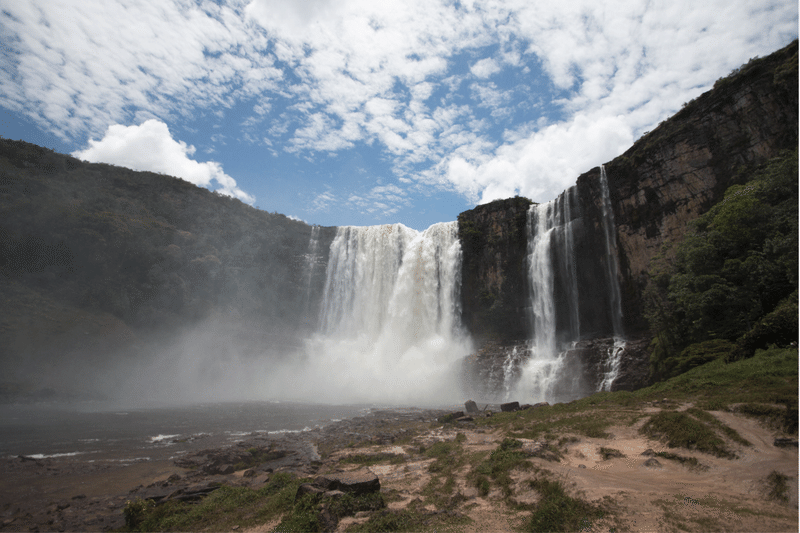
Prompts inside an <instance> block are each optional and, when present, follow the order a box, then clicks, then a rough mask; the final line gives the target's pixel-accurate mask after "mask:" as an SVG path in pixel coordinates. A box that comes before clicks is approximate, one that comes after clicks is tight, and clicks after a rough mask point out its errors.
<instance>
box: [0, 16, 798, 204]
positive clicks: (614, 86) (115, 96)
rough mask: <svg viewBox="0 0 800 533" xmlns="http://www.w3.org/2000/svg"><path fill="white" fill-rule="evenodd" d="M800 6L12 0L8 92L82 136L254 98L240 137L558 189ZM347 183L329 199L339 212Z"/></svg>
mask: <svg viewBox="0 0 800 533" xmlns="http://www.w3.org/2000/svg"><path fill="white" fill-rule="evenodd" d="M797 12H798V6H797V3H796V2H795V1H793V0H771V1H769V2H763V1H762V0H741V1H737V2H730V1H729V0H708V1H706V2H696V1H692V0H672V1H670V2H659V1H656V2H652V1H646V0H620V1H618V2H613V3H609V2H597V1H596V0H575V1H572V2H563V1H561V0H542V1H537V2H530V1H529V0H485V1H482V2H471V1H467V2H451V1H449V0H398V1H396V2H390V3H386V2H383V3H381V2H374V1H372V0H335V1H334V0H309V1H306V2H296V1H293V0H234V1H232V2H230V3H226V4H225V5H217V4H216V3H214V2H200V1H199V0H196V1H193V0H181V1H178V0H163V1H161V2H157V3H146V2H145V3H123V2H119V1H106V0H83V1H81V2H76V1H74V0H29V1H27V2H16V3H10V4H7V5H5V6H4V8H3V10H2V11H0V39H2V41H3V42H4V43H5V48H3V49H0V68H2V69H3V71H4V72H5V73H6V75H5V76H2V77H0V105H2V106H4V107H6V108H8V109H11V110H14V111H17V112H19V113H21V114H23V115H25V116H27V117H28V118H30V119H32V120H34V121H35V122H36V123H38V124H39V125H40V126H41V127H42V128H45V129H48V130H49V131H52V132H53V133H55V134H57V135H60V136H61V137H62V138H64V139H74V138H76V137H78V138H81V139H85V138H87V137H89V136H98V135H102V134H103V132H106V133H105V135H106V137H108V136H109V135H110V133H109V132H111V131H112V130H111V129H108V130H107V131H106V128H109V126H111V127H112V128H122V126H113V125H116V124H131V123H140V122H142V121H146V120H148V119H151V118H153V117H160V118H161V119H163V120H167V121H168V122H170V123H175V121H177V120H184V121H190V120H192V118H193V117H194V116H195V115H207V116H218V117H220V119H219V120H220V122H224V120H225V117H228V116H230V111H231V110H232V109H233V108H234V107H235V106H237V105H241V107H243V108H245V107H246V108H247V110H248V113H249V115H250V116H249V117H246V118H242V119H241V120H238V119H237V120H236V124H237V126H238V127H240V128H242V130H243V131H241V132H236V133H234V134H233V135H231V133H230V132H227V135H228V137H227V138H226V142H227V143H228V146H231V145H232V144H234V143H236V142H241V141H242V140H244V141H246V142H249V143H250V144H251V145H255V144H259V145H262V146H267V147H268V152H269V153H270V154H272V155H275V156H276V157H281V156H282V155H285V154H286V153H287V152H288V153H290V154H291V156H292V157H294V156H295V155H298V156H300V157H303V158H306V159H314V160H319V158H317V156H316V155H315V153H316V152H320V153H322V154H323V155H324V156H327V155H335V154H337V153H339V152H342V151H345V150H354V149H355V150H358V149H361V148H363V147H377V148H378V149H379V150H380V151H381V155H382V156H383V157H384V160H385V161H387V162H388V164H389V166H390V167H391V171H393V172H394V174H395V176H394V177H395V179H396V180H397V181H398V182H399V183H402V184H404V185H411V184H412V183H413V182H415V183H416V185H417V186H420V187H422V186H426V187H442V188H447V189H451V190H455V191H457V192H459V193H461V194H462V195H464V196H466V197H468V198H470V199H472V200H473V201H488V200H489V199H492V198H496V197H498V196H503V195H509V194H513V193H515V192H519V193H521V194H525V195H530V196H531V197H533V198H534V199H537V200H546V199H548V198H553V197H555V196H556V195H557V194H558V193H559V192H561V190H563V188H564V187H566V186H569V185H571V183H572V182H574V179H575V178H576V177H577V175H579V174H580V173H581V172H584V171H586V170H588V169H589V168H591V167H593V166H596V165H598V164H601V163H603V162H606V161H608V160H610V159H612V158H613V157H615V156H616V155H618V154H619V153H620V152H621V151H623V150H624V149H625V148H627V147H628V146H629V145H630V143H631V142H632V141H633V140H634V139H635V138H636V137H638V136H639V135H641V134H642V133H643V132H644V131H646V130H650V129H652V128H653V127H654V126H655V125H656V124H658V122H660V121H661V120H663V119H665V118H667V117H668V116H670V115H671V114H673V113H674V112H675V111H677V110H678V109H680V106H681V104H682V103H683V102H686V101H688V100H690V99H692V98H694V97H695V96H697V95H699V94H700V93H701V92H703V91H704V90H706V89H708V88H710V87H711V85H712V84H713V82H714V80H715V79H716V78H718V77H720V76H723V75H726V74H727V73H728V72H730V70H732V69H733V68H735V67H738V66H739V65H740V64H742V63H743V62H745V61H747V59H749V58H750V57H752V56H755V55H764V54H767V53H769V52H771V51H773V50H775V49H777V48H779V47H780V46H783V45H785V44H786V43H787V42H788V41H789V40H790V39H792V38H795V37H796V36H797ZM121 20H124V21H126V23H125V24H120V23H119V21H121ZM144 124H147V122H144ZM144 124H142V126H139V127H143V126H144ZM165 128H166V127H165ZM114 131H117V130H114ZM126 131H127V130H126ZM162 133H163V132H162ZM234 136H235V138H234ZM170 139H171V137H170ZM104 140H105V139H104ZM256 140H258V143H256ZM99 142H100V143H102V142H103V141H99ZM108 142H109V143H110V142H111V141H110V140H109V141H108ZM173 142H175V141H173ZM176 146H178V147H179V148H180V147H181V145H180V143H176ZM93 148H94V145H92V146H91V147H90V149H93ZM188 149H189V147H186V150H183V151H182V154H183V155H182V156H181V157H183V159H184V160H186V161H191V160H190V159H189V158H188V155H191V153H190V152H189V151H188ZM173 152H175V153H178V154H179V155H180V153H181V150H178V149H174V148H173ZM217 153H218V152H217ZM197 164H198V165H199V164H200V163H197ZM203 165H206V170H205V172H207V173H208V175H214V176H219V179H218V178H216V177H214V178H204V179H216V180H217V181H218V182H219V183H220V184H222V186H223V189H225V190H227V191H230V192H231V193H232V194H233V193H234V192H233V191H235V190H236V189H235V188H234V187H235V185H227V186H226V185H224V183H229V182H226V175H225V174H224V173H223V172H222V170H221V167H220V168H219V169H218V171H214V170H213V164H212V163H206V164H203ZM184 166H187V167H189V166H191V165H184ZM173 173H174V172H173ZM227 178H228V179H230V177H227ZM196 179H200V178H196ZM226 187H227V188H226ZM359 187H361V189H360V190H366V189H363V185H359ZM337 191H342V192H341V195H342V197H345V198H346V197H349V196H348V195H352V194H355V193H354V192H353V191H343V190H342V189H341V188H340V187H339V186H338V184H337ZM235 194H238V193H235ZM242 194H243V193H242ZM328 194H330V192H326V193H322V194H321V195H319V196H318V197H317V198H316V199H314V200H312V202H311V204H312V206H313V207H314V208H315V209H328V207H329V206H330V205H332V199H331V198H329V197H328V196H326V195H328ZM376 194H377V193H376ZM356 196H358V197H359V198H365V199H367V198H368V195H367V194H366V193H359V194H357V195H356ZM370 200H373V199H370ZM377 201H378V202H380V203H381V204H384V205H385V206H387V207H388V209H393V206H396V205H400V204H392V203H391V202H387V201H384V200H382V199H380V200H377Z"/></svg>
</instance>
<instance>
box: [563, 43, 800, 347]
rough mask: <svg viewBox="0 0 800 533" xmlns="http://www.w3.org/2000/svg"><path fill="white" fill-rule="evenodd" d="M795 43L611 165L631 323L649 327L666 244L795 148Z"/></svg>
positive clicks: (595, 202)
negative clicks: (656, 267) (658, 260)
mask: <svg viewBox="0 0 800 533" xmlns="http://www.w3.org/2000/svg"><path fill="white" fill-rule="evenodd" d="M797 50H798V47H797V41H795V42H794V43H792V44H791V45H789V46H787V47H786V48H784V49H782V50H779V51H778V52H775V53H774V54H772V55H770V56H768V57H766V58H763V59H755V60H752V61H751V62H750V63H748V64H747V65H745V66H743V67H742V68H741V69H739V70H738V71H737V72H734V73H733V74H731V75H730V76H729V77H727V78H723V79H721V80H719V81H718V82H717V83H716V84H715V86H714V89H712V90H711V91H709V92H707V93H705V94H703V95H701V96H700V97H698V98H697V99H696V100H694V101H692V102H689V103H687V104H686V105H685V106H684V107H683V109H682V110H681V111H680V112H678V113H677V114H676V115H675V116H673V117H672V118H670V119H669V120H667V121H665V122H663V123H661V125H659V127H658V128H656V129H655V130H653V131H652V132H650V133H648V134H646V135H645V136H644V137H642V138H641V139H639V141H637V142H636V143H635V144H634V145H633V146H632V147H631V148H630V149H629V150H628V151H627V152H625V153H624V154H622V155H621V156H619V157H617V158H615V159H614V160H612V161H610V162H609V163H607V164H606V165H605V167H606V172H607V175H608V182H609V189H610V193H611V198H612V204H613V208H614V218H615V220H616V225H617V242H618V245H619V263H620V267H621V268H620V283H621V285H622V294H623V308H624V316H625V322H626V326H627V329H628V330H629V331H631V332H645V331H646V327H647V325H646V324H645V323H644V321H643V318H642V298H641V295H642V292H643V289H644V287H645V286H646V285H647V281H648V280H647V270H648V267H649V264H650V261H651V259H652V258H653V257H654V256H655V255H656V254H657V253H659V251H661V249H662V246H663V245H664V244H665V243H674V242H677V241H680V240H681V239H682V237H683V235H684V234H685V233H686V231H687V230H688V228H689V223H690V222H691V221H692V220H694V219H696V218H697V217H698V216H699V215H700V214H702V213H704V212H705V211H707V210H708V208H709V207H710V206H711V205H713V204H714V203H715V202H717V201H718V200H719V199H720V198H721V197H722V194H723V193H724V192H725V189H727V188H728V187H729V186H731V185H733V184H735V183H741V182H744V181H745V180H746V178H747V174H748V172H750V171H752V169H754V168H755V167H756V166H758V165H760V164H762V163H764V162H765V161H767V160H768V159H769V158H771V157H774V156H776V155H778V154H779V153H780V152H781V151H782V150H784V149H787V148H794V147H796V146H797V143H798V137H797V124H798V115H797V111H798V70H797ZM598 175H599V169H593V170H591V171H589V172H587V173H585V174H583V175H581V176H580V177H579V178H578V189H579V191H580V192H581V199H582V203H583V205H584V206H588V208H589V209H593V210H595V211H597V210H599V209H600V205H599V198H600V193H599V190H598V186H597V183H598V179H597V178H598Z"/></svg>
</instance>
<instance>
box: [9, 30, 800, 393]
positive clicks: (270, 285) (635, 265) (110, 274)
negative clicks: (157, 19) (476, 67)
mask: <svg viewBox="0 0 800 533" xmlns="http://www.w3.org/2000/svg"><path fill="white" fill-rule="evenodd" d="M797 109H798V73H797V42H795V43H793V44H792V45H790V46H788V47H786V48H785V49H783V50H780V51H778V52H776V53H775V54H772V55H771V56H769V57H767V58H763V59H758V60H753V61H751V62H750V63H748V64H747V65H745V66H744V67H742V68H741V69H739V71H737V72H735V73H734V74H732V75H731V76H729V77H727V78H724V79H721V80H719V81H718V83H717V84H716V86H715V88H714V89H713V90H712V91H709V92H708V93H706V94H704V95H702V96H700V97H699V98H697V99H696V100H694V101H692V102H689V103H687V104H686V106H685V107H684V108H683V109H682V110H681V111H680V112H679V113H678V114H676V115H675V116H674V117H672V118H670V119H669V120H666V121H664V122H663V123H662V124H661V125H660V126H659V127H658V128H656V129H655V130H653V131H652V132H649V133H648V134H646V135H645V136H644V137H642V138H641V139H640V140H639V141H637V142H636V143H635V144H634V145H633V146H632V147H631V149H630V150H628V151H627V152H625V153H624V154H623V155H621V156H619V157H617V158H616V159H614V160H613V161H611V162H609V163H607V164H606V165H605V170H606V174H607V185H608V193H609V195H610V206H611V213H607V212H604V202H603V197H604V195H603V190H602V185H601V180H600V173H601V172H600V169H599V168H596V169H592V170H590V171H589V172H586V173H585V174H583V175H581V176H579V177H578V178H577V183H576V186H575V187H573V188H571V189H570V190H569V194H567V193H566V192H565V194H564V195H562V197H561V198H560V199H559V201H561V202H562V208H565V209H566V208H567V207H568V208H569V209H568V212H569V215H568V216H566V218H565V220H564V221H565V223H567V224H570V228H571V229H570V235H571V237H570V238H572V239H573V240H572V241H570V243H571V244H570V246H571V247H572V249H573V250H574V254H573V255H574V257H571V256H570V255H569V254H568V253H566V252H565V248H564V247H563V246H561V248H560V251H554V252H553V261H552V264H553V265H554V267H553V271H554V272H555V274H554V294H555V296H554V298H555V299H557V300H559V301H562V300H565V299H568V298H571V297H572V296H574V293H578V294H579V295H580V299H581V303H580V306H577V307H579V309H577V311H576V312H575V313H574V314H573V315H571V316H566V312H565V311H563V310H559V309H557V310H556V315H557V316H556V317H555V324H556V327H558V324H559V323H567V322H570V321H571V322H572V323H573V326H574V324H575V323H579V325H580V327H579V328H578V329H579V332H580V335H579V337H578V338H575V337H571V339H570V340H573V341H576V342H577V344H576V345H575V346H573V348H572V351H571V352H570V355H569V358H570V360H574V361H576V363H575V364H576V365H578V367H580V368H578V367H576V368H578V370H576V376H578V377H576V383H578V384H577V385H575V386H576V387H578V389H579V392H590V391H591V390H594V389H596V388H597V387H598V384H599V383H601V382H602V379H603V376H602V375H601V374H603V373H605V372H607V370H603V369H604V368H605V367H604V365H606V361H605V359H604V357H605V355H604V354H607V353H608V352H609V351H610V350H611V349H612V347H613V345H614V340H613V337H614V336H618V334H624V335H625V336H626V337H627V338H628V339H629V340H634V339H638V340H637V342H632V343H631V344H630V346H631V349H630V350H628V352H626V353H625V354H623V356H622V361H623V367H624V368H623V370H622V373H621V374H620V375H619V377H618V378H617V379H616V380H615V383H616V385H615V387H624V388H635V387H638V386H641V385H642V384H643V383H644V381H643V380H644V379H645V374H646V372H645V369H644V365H643V361H644V360H645V359H646V357H647V353H646V345H647V342H646V340H647V335H648V331H647V324H646V323H645V321H644V319H643V316H642V308H643V304H642V294H643V291H644V289H645V287H646V286H647V283H648V277H647V270H648V266H649V264H650V261H651V259H652V258H653V257H654V256H655V255H656V254H658V253H659V252H661V251H662V248H663V246H664V244H668V243H674V242H677V241H679V240H680V239H681V238H682V236H683V235H684V233H685V232H686V231H687V228H689V224H690V222H691V221H692V220H694V219H695V218H696V217H697V216H698V215H700V214H701V213H703V212H704V211H706V210H707V209H708V208H709V207H710V206H711V205H712V204H713V203H714V202H715V201H717V200H718V199H719V198H720V195H721V194H722V193H723V192H724V190H725V189H726V188H727V187H728V186H729V185H731V184H733V183H738V182H742V181H744V180H745V178H746V176H747V173H748V172H749V171H750V170H751V169H753V168H755V167H756V166H758V165H759V164H761V163H763V162H764V161H766V160H767V159H768V158H770V157H772V156H773V155H776V154H777V153H778V152H780V151H781V150H783V149H785V148H788V147H796V146H797V142H798V136H797V120H798V115H797ZM531 205H532V203H531V202H530V201H529V200H528V199H526V198H520V197H515V198H511V199H507V200H498V201H495V202H492V203H490V204H486V205H482V206H478V207H476V208H475V209H472V210H470V211H466V212H464V213H462V214H461V215H459V217H458V222H459V238H460V240H461V245H462V251H463V263H462V282H461V291H460V293H461V300H462V301H461V304H462V305H461V308H462V322H463V324H464V326H465V327H466V329H467V330H468V331H469V333H470V334H471V335H472V336H473V337H474V338H475V340H476V341H478V347H479V349H480V351H479V352H478V353H477V354H475V356H473V357H472V358H470V359H469V361H467V363H465V364H466V365H467V366H470V368H472V369H473V372H472V378H474V377H475V376H478V381H480V382H481V383H478V384H477V386H478V388H481V387H484V388H485V385H486V383H488V382H491V383H495V385H492V387H493V388H495V389H497V388H502V387H503V386H505V384H507V383H506V381H504V380H506V379H513V378H514V376H517V375H518V374H519V366H520V364H521V363H522V361H523V357H522V355H520V354H523V353H527V352H525V350H526V348H525V343H526V342H527V341H528V340H529V339H530V338H531V335H532V320H531V310H530V307H531V303H530V293H531V287H530V281H529V275H528V269H529V265H528V264H527V256H528V253H529V250H528V237H529V229H528V227H527V226H528V213H529V211H530V208H531ZM565 212H566V211H565ZM611 215H613V220H614V228H613V232H612V233H613V235H614V236H615V239H616V249H615V252H616V253H615V254H612V255H609V254H608V246H609V245H608V244H607V243H608V240H607V239H606V236H607V235H606V233H605V227H604V224H608V221H609V220H611V218H610V217H611ZM335 232H336V228H316V229H315V228H312V227H311V226H308V225H307V224H304V223H302V222H298V221H295V220H290V219H288V218H287V217H285V216H283V215H279V214H274V213H265V212H262V211H258V210H256V209H253V208H252V207H249V206H246V205H244V204H242V203H241V202H238V201H236V200H232V199H230V198H226V197H223V196H219V195H216V194H214V193H211V192H209V191H207V190H205V189H201V188H198V187H195V186H193V185H191V184H189V183H187V182H184V181H182V180H179V179H175V178H170V177H167V176H162V175H158V174H153V173H147V172H133V171H130V170H127V169H123V168H119V167H113V166H110V165H102V164H89V163H84V162H81V161H78V160H76V159H74V158H71V157H69V156H64V155H60V154H55V153H53V152H52V151H49V150H46V149H43V148H40V147H37V146H34V145H30V144H28V143H24V142H15V141H9V140H5V139H0V298H2V302H3V307H4V312H2V313H0V346H1V347H2V357H0V372H3V373H5V375H7V376H9V375H12V374H13V375H18V376H19V375H24V374H25V373H26V372H27V371H28V370H29V369H37V370H38V369H41V367H42V361H47V362H48V364H49V363H52V362H54V361H66V362H68V361H70V358H72V357H81V358H84V359H87V360H88V361H89V362H90V363H92V364H100V363H101V362H102V361H104V360H106V359H108V358H109V357H110V355H109V354H122V356H123V357H130V358H135V357H141V356H142V355H141V354H143V353H146V352H147V349H146V348H147V346H150V347H153V346H156V345H157V344H158V343H159V342H161V341H163V340H164V339H167V338H170V337H175V336H176V335H178V334H180V333H181V332H189V331H198V329H197V328H204V329H202V333H203V335H201V336H200V337H199V338H200V341H195V342H200V343H205V346H203V348H204V349H206V348H208V350H207V351H209V352H213V353H214V354H220V353H224V352H226V350H227V351H231V350H233V351H235V352H236V353H237V355H241V354H245V355H246V354H248V353H249V354H250V355H253V356H259V357H260V356H263V354H265V353H270V354H273V355H275V356H279V355H280V354H281V353H288V352H291V347H292V346H291V345H292V344H293V343H295V344H296V343H298V342H300V339H302V338H303V337H304V336H307V334H308V333H309V332H311V331H313V330H314V329H315V327H316V318H317V316H318V310H319V305H320V299H321V296H322V292H323V286H324V283H325V270H326V269H325V266H326V264H327V261H328V252H329V249H330V244H331V242H332V240H333V238H334V236H335ZM314 243H316V246H314V245H313V244H314ZM562 244H563V243H562ZM559 246H560V245H559ZM574 262H580V263H581V264H582V265H588V266H582V267H581V268H579V269H578V271H577V273H576V274H575V276H574V279H573V280H572V281H570V283H572V285H570V283H568V282H567V273H568V271H569V270H570V268H571V266H570V265H572V264H573V263H574ZM612 263H613V264H614V268H613V269H612V268H610V267H611V266H612ZM617 266H618V267H619V268H616V267H617ZM612 271H616V272H618V274H617V275H616V277H617V279H616V282H617V283H618V285H619V287H620V288H621V291H620V292H621V307H622V317H623V324H622V327H621V329H622V331H621V332H620V331H617V330H618V329H619V328H615V327H614V324H613V320H612V318H611V317H612V315H613V310H612V308H613V305H611V301H610V298H609V296H608V295H609V294H610V292H611V288H612V286H614V285H615V283H614V280H613V279H611V277H613V276H610V275H609V274H608V273H609V272H612ZM577 307H576V306H573V308H577ZM573 329H575V328H573ZM561 340H562V341H563V340H564V339H561ZM514 346H516V347H517V351H516V352H515V351H514ZM231 347H234V348H231ZM65 365H66V366H68V364H67V363H65ZM57 366H58V365H55V366H53V368H56V367H57ZM62 368H63V367H62ZM57 371H58V370H57V369H56V370H54V372H57ZM626 372H627V374H626ZM481 376H482V377H481ZM498 380H499V381H498ZM473 381H474V380H473ZM498 383H500V384H502V385H498ZM2 392H3V391H2V390H0V394H2ZM574 394H576V390H570V391H565V392H564V395H565V397H569V396H570V395H573V396H574Z"/></svg>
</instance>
